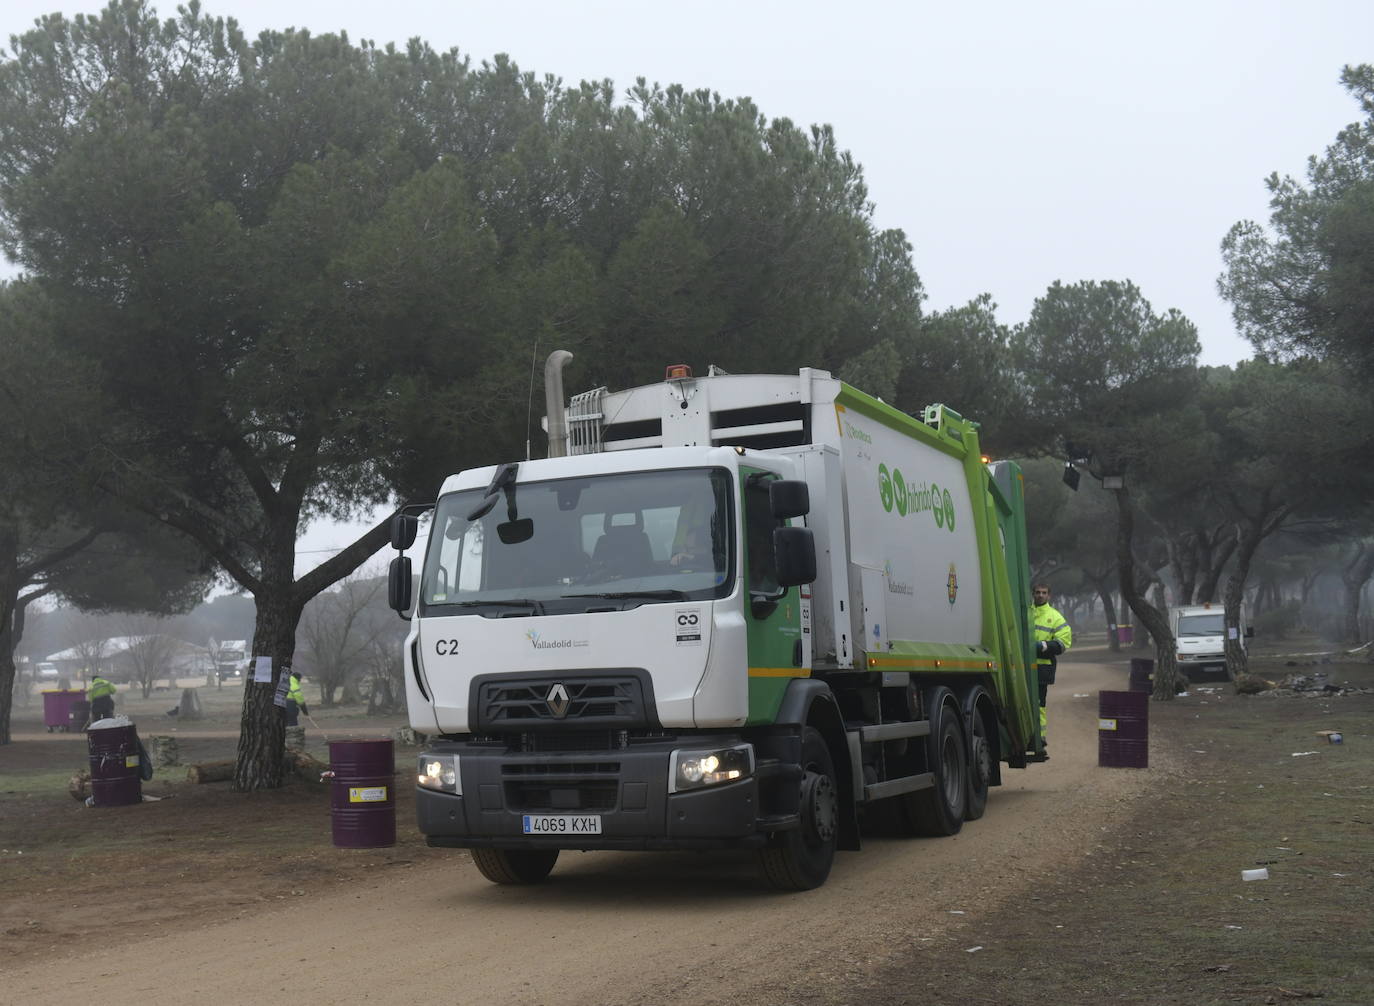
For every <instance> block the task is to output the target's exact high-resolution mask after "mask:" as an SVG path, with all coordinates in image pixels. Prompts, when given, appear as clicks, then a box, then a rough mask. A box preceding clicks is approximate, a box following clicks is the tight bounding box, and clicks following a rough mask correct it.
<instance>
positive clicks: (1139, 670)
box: [1127, 657, 1155, 692]
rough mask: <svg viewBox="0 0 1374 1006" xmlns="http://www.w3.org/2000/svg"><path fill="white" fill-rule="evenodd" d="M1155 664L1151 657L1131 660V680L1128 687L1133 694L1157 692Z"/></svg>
mask: <svg viewBox="0 0 1374 1006" xmlns="http://www.w3.org/2000/svg"><path fill="white" fill-rule="evenodd" d="M1154 677H1155V662H1154V660H1153V659H1152V658H1150V657H1132V658H1131V678H1130V684H1129V685H1128V686H1127V687H1128V688H1129V689H1130V690H1131V691H1133V692H1152V691H1154V690H1155V682H1154Z"/></svg>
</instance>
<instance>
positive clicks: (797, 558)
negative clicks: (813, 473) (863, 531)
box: [773, 482, 816, 587]
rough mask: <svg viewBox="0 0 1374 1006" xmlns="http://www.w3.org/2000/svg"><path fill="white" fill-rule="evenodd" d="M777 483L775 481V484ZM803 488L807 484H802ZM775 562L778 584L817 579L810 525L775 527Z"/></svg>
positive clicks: (786, 585) (811, 581)
mask: <svg viewBox="0 0 1374 1006" xmlns="http://www.w3.org/2000/svg"><path fill="white" fill-rule="evenodd" d="M776 484H777V483H776V482H775V483H774V485H776ZM802 488H803V489H804V488H805V485H804V484H802ZM773 562H774V563H775V564H776V566H777V571H778V585H779V586H781V587H795V586H798V585H799V584H803V583H814V582H815V581H816V536H815V534H814V533H813V532H812V531H811V529H810V528H809V527H777V528H774V529H773Z"/></svg>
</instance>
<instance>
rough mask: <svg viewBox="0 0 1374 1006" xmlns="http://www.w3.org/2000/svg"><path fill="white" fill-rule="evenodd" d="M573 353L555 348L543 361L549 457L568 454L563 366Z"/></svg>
mask: <svg viewBox="0 0 1374 1006" xmlns="http://www.w3.org/2000/svg"><path fill="white" fill-rule="evenodd" d="M572 358H573V355H572V354H571V353H569V352H568V351H567V350H566V349H555V350H554V351H553V352H552V353H550V354H549V358H548V359H547V360H545V361H544V411H545V414H546V415H547V417H548V432H549V457H551V458H563V457H567V456H568V408H567V405H566V404H565V403H564V399H563V367H564V365H566V364H567V362H568V361H569V360H571V359H572Z"/></svg>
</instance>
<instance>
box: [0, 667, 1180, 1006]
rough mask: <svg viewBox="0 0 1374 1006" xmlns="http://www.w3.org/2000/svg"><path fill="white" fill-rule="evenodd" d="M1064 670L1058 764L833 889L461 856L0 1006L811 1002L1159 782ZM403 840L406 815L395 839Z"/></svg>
mask: <svg viewBox="0 0 1374 1006" xmlns="http://www.w3.org/2000/svg"><path fill="white" fill-rule="evenodd" d="M1074 656H1075V657H1076V658H1077V661H1078V662H1074V663H1065V664H1062V665H1061V667H1060V671H1059V683H1058V684H1057V685H1056V686H1055V688H1054V689H1052V695H1051V701H1050V725H1051V729H1050V750H1051V752H1052V754H1053V758H1052V760H1051V761H1049V762H1048V763H1046V764H1044V765H1035V766H1032V767H1031V768H1029V769H1027V770H1025V771H1016V772H1011V771H1008V772H1007V778H1008V782H1007V784H1006V785H1004V786H1002V787H1001V788H1000V789H997V790H994V791H993V795H992V798H991V800H990V802H989V808H988V813H987V816H986V817H984V818H983V819H982V820H980V821H975V822H971V823H969V824H967V825H965V827H964V829H963V831H962V832H961V833H960V834H959V835H957V836H955V837H953V838H942V839H922V840H897V839H886V840H870V841H869V842H866V844H865V848H864V849H863V851H861V852H857V853H841V854H840V856H839V858H838V859H837V861H836V866H835V869H834V872H833V873H832V874H831V876H830V880H829V882H828V883H827V884H826V885H825V886H824V887H822V888H821V889H819V890H817V891H813V892H809V893H805V894H788V895H780V894H775V893H771V892H768V891H766V890H765V889H764V888H763V887H762V886H761V884H760V883H759V882H758V881H757V879H756V876H755V868H754V860H753V858H752V857H750V856H743V855H740V856H730V857H723V856H720V855H678V854H620V853H586V854H578V853H564V855H563V858H562V859H560V861H559V864H558V866H557V867H556V868H555V871H554V874H553V877H552V878H551V880H550V882H549V883H548V884H546V885H541V886H536V887H532V888H508V887H496V886H493V885H491V884H489V883H487V882H486V881H485V880H483V879H482V878H481V877H480V876H479V875H478V873H477V871H476V869H475V868H474V867H473V866H472V864H471V862H470V861H469V860H468V859H467V857H466V855H465V854H464V853H461V852H459V853H455V854H454V855H453V857H452V860H451V861H447V860H445V861H443V862H445V864H446V865H444V866H442V867H440V868H437V869H436V868H435V867H434V866H433V865H432V864H413V865H411V866H408V867H407V866H397V867H392V868H390V869H389V870H388V871H386V876H385V877H380V876H379V877H378V879H377V880H375V881H372V882H369V883H366V884H364V885H360V886H357V887H345V888H342V889H334V890H332V891H331V892H330V893H328V894H324V895H320V896H306V897H302V898H298V899H293V900H291V901H290V902H289V903H283V904H284V906H285V907H282V908H280V909H279V910H276V911H271V910H269V911H265V912H259V911H255V912H252V913H249V914H244V915H242V916H241V917H236V918H229V919H215V918H207V919H205V920H204V923H203V925H201V926H199V927H196V928H192V929H190V930H188V931H182V932H178V933H169V934H168V935H166V936H162V937H159V938H154V939H145V940H140V941H135V942H125V941H122V940H121V939H120V935H119V908H118V906H110V908H111V911H110V922H109V930H108V940H106V941H104V948H103V949H100V950H98V951H96V952H91V953H84V954H83V953H77V952H72V953H68V954H66V955H64V956H59V957H55V958H53V959H50V960H47V961H45V962H44V963H42V964H40V965H33V966H29V967H26V968H24V969H21V970H16V971H13V972H11V973H10V974H8V975H6V976H4V978H3V985H4V987H5V995H4V997H3V998H4V999H5V1000H6V1001H11V1002H16V1003H25V1004H32V1006H38V1004H45V1003H63V1004H65V1003H70V1002H74V1001H82V1000H94V999H95V998H97V997H98V999H99V1000H100V1001H101V1002H102V1003H106V1004H111V1006H114V1004H123V1003H130V1004H133V1003H138V1004H148V1003H164V1002H166V1003H178V1004H183V1003H186V1002H254V1003H286V1002H293V1003H296V1002H300V1003H312V1004H313V1003H358V1002H383V1003H393V1002H395V1003H400V1002H421V1001H426V1000H432V999H436V998H439V999H441V1000H443V1001H446V1002H450V1003H460V1004H466V1003H474V1004H476V1003H482V1004H502V1003H521V1004H541V1003H545V1004H560V1006H561V1004H581V1003H606V1004H626V1003H664V1002H676V1003H707V1002H710V1003H753V1002H759V1003H772V1002H781V1001H796V1000H801V1001H808V1000H809V1001H820V1002H823V1001H826V1000H827V999H834V998H837V997H839V996H840V995H841V994H842V993H843V991H844V989H846V988H847V987H850V985H851V983H852V981H853V980H854V979H855V978H857V977H859V976H861V975H863V974H865V973H867V972H868V971H869V970H870V969H871V968H873V967H875V966H877V965H881V964H882V963H883V962H884V961H885V960H887V959H889V958H891V957H900V956H903V955H905V956H908V957H909V956H912V955H914V954H917V953H919V951H920V948H921V947H922V945H923V944H929V943H931V942H932V941H937V940H950V939H957V938H958V936H959V930H960V928H961V927H962V926H963V925H964V924H965V923H967V922H972V921H974V920H976V919H977V918H978V916H980V915H982V914H985V913H988V912H990V911H992V910H993V909H995V908H997V907H998V906H1001V905H1014V904H1015V903H1016V902H1018V901H1024V900H1025V899H1028V898H1029V897H1031V896H1032V894H1033V891H1034V884H1035V880H1036V877H1037V876H1038V875H1039V874H1040V873H1041V872H1042V871H1046V870H1062V869H1066V868H1070V867H1072V865H1073V864H1074V863H1075V862H1077V861H1079V860H1081V859H1082V858H1083V857H1085V856H1089V855H1091V854H1092V853H1093V851H1094V849H1095V848H1097V847H1099V846H1101V845H1105V844H1110V843H1111V842H1113V840H1114V834H1113V828H1114V826H1115V825H1116V824H1117V823H1118V821H1119V820H1120V819H1122V818H1123V817H1124V816H1125V812H1126V811H1127V810H1128V809H1129V805H1130V803H1131V802H1132V801H1134V800H1136V799H1139V798H1141V797H1144V796H1146V795H1147V794H1148V792H1149V791H1150V788H1151V787H1153V786H1156V785H1159V784H1160V783H1161V782H1162V781H1163V780H1164V779H1165V778H1167V776H1168V775H1169V771H1170V770H1169V765H1168V761H1167V758H1165V757H1163V752H1158V751H1155V752H1152V753H1151V760H1152V765H1153V767H1152V768H1151V769H1149V770H1148V771H1139V770H1125V769H1114V770H1104V769H1099V768H1098V767H1097V692H1098V690H1099V689H1113V688H1123V687H1124V686H1125V680H1124V679H1125V673H1124V671H1123V669H1122V664H1121V663H1119V662H1118V663H1115V664H1113V665H1112V666H1110V667H1109V666H1107V665H1104V664H1098V663H1088V662H1082V661H1084V658H1088V659H1093V658H1094V657H1099V658H1100V657H1105V656H1106V654H1105V651H1099V652H1098V653H1097V654H1093V653H1091V652H1086V653H1076V654H1074ZM407 826H410V822H406V821H402V822H401V827H407Z"/></svg>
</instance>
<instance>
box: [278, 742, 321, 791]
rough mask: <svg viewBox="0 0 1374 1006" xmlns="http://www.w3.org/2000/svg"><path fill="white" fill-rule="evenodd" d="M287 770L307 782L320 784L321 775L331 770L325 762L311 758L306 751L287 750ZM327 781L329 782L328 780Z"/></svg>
mask: <svg viewBox="0 0 1374 1006" xmlns="http://www.w3.org/2000/svg"><path fill="white" fill-rule="evenodd" d="M286 769H287V771H288V772H292V773H294V774H296V775H298V776H300V777H301V779H302V780H303V781H305V782H313V783H319V782H320V774H321V773H322V772H325V771H327V770H328V769H329V766H328V765H326V764H325V763H324V762H322V761H319V760H317V759H315V758H312V757H310V756H309V755H308V754H306V753H305V752H304V751H296V750H294V749H290V748H288V749H287V752H286ZM326 781H327V780H326Z"/></svg>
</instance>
